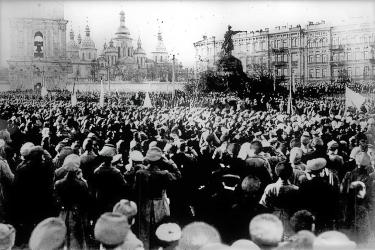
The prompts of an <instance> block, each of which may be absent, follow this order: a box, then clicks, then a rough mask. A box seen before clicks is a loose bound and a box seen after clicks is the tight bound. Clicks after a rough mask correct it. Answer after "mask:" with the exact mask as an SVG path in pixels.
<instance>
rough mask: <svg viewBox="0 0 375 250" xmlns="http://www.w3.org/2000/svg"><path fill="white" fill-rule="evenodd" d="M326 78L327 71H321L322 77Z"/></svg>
mask: <svg viewBox="0 0 375 250" xmlns="http://www.w3.org/2000/svg"><path fill="white" fill-rule="evenodd" d="M326 76H327V69H323V70H322V77H326Z"/></svg>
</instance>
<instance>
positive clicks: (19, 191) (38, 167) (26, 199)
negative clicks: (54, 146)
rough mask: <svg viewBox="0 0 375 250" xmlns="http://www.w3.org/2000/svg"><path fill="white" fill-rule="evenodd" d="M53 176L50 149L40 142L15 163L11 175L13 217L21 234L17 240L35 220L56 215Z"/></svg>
mask: <svg viewBox="0 0 375 250" xmlns="http://www.w3.org/2000/svg"><path fill="white" fill-rule="evenodd" d="M53 176H54V171H53V165H52V159H51V156H50V155H49V153H48V152H47V151H45V150H43V148H42V147H40V146H34V147H33V148H31V151H30V153H29V155H28V156H27V158H26V159H25V161H24V162H23V163H22V164H21V165H20V166H18V168H17V170H16V173H15V177H14V193H13V196H12V197H13V198H14V199H13V202H12V211H13V216H12V217H13V219H12V220H13V225H14V226H15V227H16V229H17V231H18V232H19V233H18V234H17V235H18V236H20V237H19V238H18V239H17V242H19V243H25V242H26V241H27V240H28V238H29V236H30V233H31V231H32V229H33V228H34V227H35V226H36V224H38V223H39V222H40V221H42V220H43V219H45V218H47V217H51V216H54V215H56V204H55V201H54V197H53ZM25 204H27V207H26V208H25ZM21 236H23V237H22V238H21Z"/></svg>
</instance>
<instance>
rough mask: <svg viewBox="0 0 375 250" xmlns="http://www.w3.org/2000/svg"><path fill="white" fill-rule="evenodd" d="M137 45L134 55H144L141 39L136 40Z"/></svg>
mask: <svg viewBox="0 0 375 250" xmlns="http://www.w3.org/2000/svg"><path fill="white" fill-rule="evenodd" d="M137 45H138V47H137V49H136V50H135V52H134V55H146V52H145V50H144V49H143V48H142V42H141V38H140V37H139V38H138V42H137Z"/></svg>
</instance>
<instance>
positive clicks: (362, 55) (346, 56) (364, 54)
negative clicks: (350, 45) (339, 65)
mask: <svg viewBox="0 0 375 250" xmlns="http://www.w3.org/2000/svg"><path fill="white" fill-rule="evenodd" d="M332 59H333V61H339V60H340V61H344V60H362V59H364V60H367V59H370V53H369V52H368V51H366V50H365V51H360V50H359V49H358V48H357V49H356V50H355V51H354V52H353V53H352V52H350V51H348V52H345V53H335V54H333V56H332Z"/></svg>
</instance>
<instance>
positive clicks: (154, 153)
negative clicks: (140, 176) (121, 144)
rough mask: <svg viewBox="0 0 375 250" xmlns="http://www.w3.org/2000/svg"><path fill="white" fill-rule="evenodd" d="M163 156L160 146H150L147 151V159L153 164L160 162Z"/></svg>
mask: <svg viewBox="0 0 375 250" xmlns="http://www.w3.org/2000/svg"><path fill="white" fill-rule="evenodd" d="M162 157H163V151H162V150H161V149H160V148H158V147H150V148H149V150H148V151H147V154H146V157H145V160H147V161H149V162H150V163H151V164H152V163H155V162H158V161H159V160H160V159H161V158H162Z"/></svg>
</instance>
